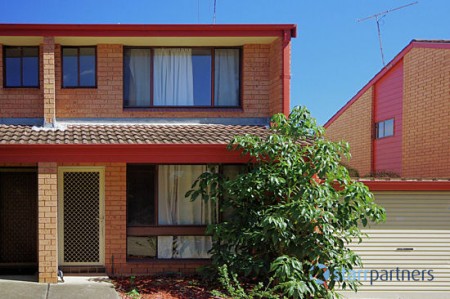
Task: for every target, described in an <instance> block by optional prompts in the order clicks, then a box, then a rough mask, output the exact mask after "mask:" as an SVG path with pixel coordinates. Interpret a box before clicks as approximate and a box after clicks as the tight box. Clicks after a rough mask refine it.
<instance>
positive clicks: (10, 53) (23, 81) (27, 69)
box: [3, 47, 39, 87]
mask: <svg viewBox="0 0 450 299" xmlns="http://www.w3.org/2000/svg"><path fill="white" fill-rule="evenodd" d="M3 51H4V63H5V66H4V87H39V47H4V49H3Z"/></svg>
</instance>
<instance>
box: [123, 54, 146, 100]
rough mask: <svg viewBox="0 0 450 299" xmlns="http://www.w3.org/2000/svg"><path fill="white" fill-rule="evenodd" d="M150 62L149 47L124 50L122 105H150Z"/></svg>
mask: <svg viewBox="0 0 450 299" xmlns="http://www.w3.org/2000/svg"><path fill="white" fill-rule="evenodd" d="M150 63H151V51H150V49H125V50H124V71H123V89H124V101H125V103H124V106H127V107H149V106H150Z"/></svg>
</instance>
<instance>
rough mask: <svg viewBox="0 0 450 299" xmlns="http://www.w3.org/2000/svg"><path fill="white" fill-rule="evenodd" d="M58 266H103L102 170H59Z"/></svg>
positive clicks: (70, 168) (94, 168) (73, 168)
mask: <svg viewBox="0 0 450 299" xmlns="http://www.w3.org/2000/svg"><path fill="white" fill-rule="evenodd" d="M58 195H59V206H58V212H59V216H58V218H59V265H60V266H71V265H77V266H93V265H104V205H103V203H104V168H103V167H60V168H59V170H58Z"/></svg>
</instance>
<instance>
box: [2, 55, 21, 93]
mask: <svg viewBox="0 0 450 299" xmlns="http://www.w3.org/2000/svg"><path fill="white" fill-rule="evenodd" d="M5 68H6V86H7V87H19V86H21V85H22V82H21V80H20V73H21V70H20V58H15V57H14V58H8V57H6V58H5Z"/></svg>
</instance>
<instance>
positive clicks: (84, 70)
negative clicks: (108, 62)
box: [80, 48, 95, 86]
mask: <svg viewBox="0 0 450 299" xmlns="http://www.w3.org/2000/svg"><path fill="white" fill-rule="evenodd" d="M80 85H81V86H95V49H94V48H80Z"/></svg>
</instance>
